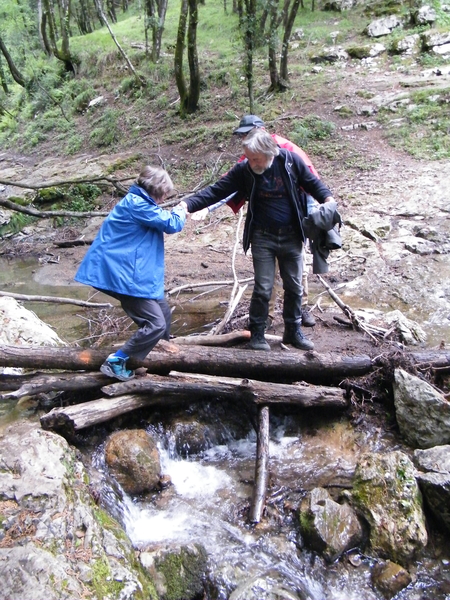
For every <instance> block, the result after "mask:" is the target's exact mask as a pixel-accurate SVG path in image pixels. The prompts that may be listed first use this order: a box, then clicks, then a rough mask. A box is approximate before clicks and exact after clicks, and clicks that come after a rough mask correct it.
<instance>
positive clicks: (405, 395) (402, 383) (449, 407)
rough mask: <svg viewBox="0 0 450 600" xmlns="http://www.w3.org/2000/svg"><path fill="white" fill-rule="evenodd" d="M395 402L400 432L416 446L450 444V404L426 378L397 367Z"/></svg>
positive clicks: (395, 374) (408, 441)
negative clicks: (423, 378)
mask: <svg viewBox="0 0 450 600" xmlns="http://www.w3.org/2000/svg"><path fill="white" fill-rule="evenodd" d="M394 378H395V381H394V403H395V411H396V418H397V423H398V426H399V429H400V433H401V435H402V436H403V438H404V439H405V440H406V442H407V443H408V444H409V445H410V446H412V447H413V448H431V447H433V446H439V445H442V444H447V443H450V403H449V402H448V400H446V399H445V397H444V396H443V394H441V393H440V392H438V391H437V390H436V389H435V388H434V387H432V386H431V385H430V384H429V383H427V382H426V381H423V380H422V379H419V378H418V377H416V376H414V375H411V374H410V373H407V372H406V371H403V370H402V369H396V371H395V373H394Z"/></svg>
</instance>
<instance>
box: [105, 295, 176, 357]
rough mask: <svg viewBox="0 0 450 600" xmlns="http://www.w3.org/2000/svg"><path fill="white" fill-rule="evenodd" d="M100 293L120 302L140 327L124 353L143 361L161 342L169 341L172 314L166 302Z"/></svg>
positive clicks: (127, 344) (124, 346) (128, 342)
mask: <svg viewBox="0 0 450 600" xmlns="http://www.w3.org/2000/svg"><path fill="white" fill-rule="evenodd" d="M100 291H102V292H103V293H104V294H108V296H112V297H113V298H116V299H117V300H119V302H120V305H121V306H122V308H123V310H124V311H125V312H126V314H127V315H128V316H129V317H130V319H131V320H132V321H134V322H135V323H136V325H137V326H138V327H139V329H138V330H137V331H136V332H135V333H134V334H133V335H132V336H131V338H130V339H129V340H128V341H127V342H125V344H124V345H123V346H122V347H121V350H122V352H124V353H125V354H127V355H128V356H130V357H133V358H135V359H137V360H143V359H144V358H145V357H146V356H147V354H148V353H149V352H150V351H151V350H153V348H154V347H155V346H156V344H157V343H158V342H159V340H161V339H164V340H168V339H169V337H170V323H171V320H172V312H171V310H170V306H169V305H168V303H167V301H166V300H149V299H148V298H136V297H134V296H126V295H124V294H118V293H116V292H110V291H108V290H100Z"/></svg>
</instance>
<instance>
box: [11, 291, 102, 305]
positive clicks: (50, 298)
mask: <svg viewBox="0 0 450 600" xmlns="http://www.w3.org/2000/svg"><path fill="white" fill-rule="evenodd" d="M0 296H7V297H9V298H14V299H15V300H23V301H24V302H55V303H57V304H76V305H77V306H87V307H90V308H113V305H112V304H109V302H105V303H102V304H100V303H99V302H85V301H84V300H76V299H75V298H60V297H58V296H30V295H26V294H13V293H10V292H0Z"/></svg>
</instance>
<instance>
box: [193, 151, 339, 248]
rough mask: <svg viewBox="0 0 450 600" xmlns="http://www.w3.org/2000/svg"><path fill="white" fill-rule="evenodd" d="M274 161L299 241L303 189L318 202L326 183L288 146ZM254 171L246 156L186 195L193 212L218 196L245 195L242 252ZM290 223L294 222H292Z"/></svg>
mask: <svg viewBox="0 0 450 600" xmlns="http://www.w3.org/2000/svg"><path fill="white" fill-rule="evenodd" d="M274 161H280V162H281V165H282V167H281V169H280V171H281V173H282V177H283V181H284V185H285V188H286V192H287V193H288V195H289V198H290V200H291V202H292V205H293V212H294V215H295V219H296V222H297V223H298V229H299V233H300V235H301V238H302V241H303V243H305V240H306V238H305V234H304V232H303V227H302V220H303V218H304V217H305V216H306V193H305V192H307V193H308V194H310V195H311V196H313V198H315V199H316V200H317V201H318V202H320V203H321V204H322V203H323V202H324V200H325V198H327V197H328V196H332V193H331V192H330V190H329V189H328V188H327V186H326V185H325V184H324V183H323V182H322V181H321V180H320V179H318V178H317V177H316V176H315V175H313V174H312V173H311V171H310V170H309V168H308V167H307V165H306V164H305V163H304V162H303V160H302V159H301V158H300V157H299V156H298V155H297V154H294V153H292V152H289V150H283V149H280V154H279V155H278V156H275V158H274ZM255 183H256V179H255V175H254V173H253V172H252V170H251V169H250V166H249V164H248V161H247V160H244V161H242V162H240V163H237V164H236V165H234V167H233V168H232V169H231V170H230V171H228V173H227V174H226V175H224V176H223V177H222V178H221V179H219V181H217V182H216V183H214V184H213V185H210V186H209V187H207V188H205V189H204V190H202V191H201V192H198V193H197V194H194V195H193V196H190V197H189V198H187V199H186V200H185V201H186V204H187V207H188V211H189V212H190V213H193V212H197V211H198V210H201V209H202V208H205V207H206V206H211V205H212V204H215V203H216V202H218V201H219V200H222V199H223V198H226V197H227V196H230V195H231V194H233V193H234V192H237V194H236V196H235V197H234V198H233V199H232V200H230V201H229V202H228V204H236V205H239V203H240V202H241V201H242V199H245V200H247V201H248V210H247V218H246V220H245V227H244V236H243V246H244V252H247V250H248V249H249V247H250V240H251V236H252V229H253V215H254V210H255ZM293 225H295V224H294V223H293Z"/></svg>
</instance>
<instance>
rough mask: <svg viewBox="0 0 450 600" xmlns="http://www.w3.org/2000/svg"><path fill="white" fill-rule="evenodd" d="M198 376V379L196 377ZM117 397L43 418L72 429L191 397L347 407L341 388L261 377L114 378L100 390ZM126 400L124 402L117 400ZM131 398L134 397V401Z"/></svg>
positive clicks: (59, 410)
mask: <svg viewBox="0 0 450 600" xmlns="http://www.w3.org/2000/svg"><path fill="white" fill-rule="evenodd" d="M192 379H194V382H193V381H192ZM101 391H102V392H103V393H104V394H105V395H107V396H108V397H109V398H110V399H113V400H114V402H112V403H111V402H110V401H109V400H106V401H105V399H102V398H100V399H98V400H92V401H91V402H83V403H81V404H76V405H73V406H68V407H58V408H53V409H52V410H51V411H50V412H49V413H47V414H46V415H44V416H42V417H41V426H42V427H43V428H44V429H55V430H58V429H61V428H62V429H63V430H65V431H69V432H70V433H73V432H75V431H78V430H79V429H83V428H85V427H91V426H92V425H97V424H98V423H102V422H104V421H108V420H109V419H112V418H114V417H117V416H119V415H121V414H123V413H127V412H130V411H131V410H135V409H137V408H143V407H144V406H152V405H154V404H158V403H161V402H163V403H164V404H167V402H168V401H169V402H171V403H173V402H189V403H192V402H193V401H198V400H203V399H207V400H228V401H234V402H236V401H237V402H247V403H255V404H264V405H267V404H271V403H286V404H295V405H297V406H301V407H302V408H313V407H334V408H340V409H344V408H346V406H347V404H348V403H347V400H346V399H345V397H344V392H343V390H341V389H340V388H330V387H318V386H311V385H306V384H295V385H288V384H275V383H266V382H261V381H249V380H247V379H245V380H230V379H226V378H221V379H220V381H216V380H215V379H214V378H208V382H207V383H205V379H204V378H201V377H200V378H199V380H197V381H195V378H184V379H183V378H182V376H180V375H179V374H178V376H177V378H176V379H174V378H172V377H159V376H151V375H147V376H145V377H137V378H136V379H132V380H131V381H124V382H118V383H112V384H111V385H106V386H104V387H102V390H101ZM117 398H121V399H122V400H124V399H126V400H124V402H123V404H120V403H119V404H118V403H117V402H116V400H117ZM130 398H132V399H133V400H132V401H131V400H129V399H130Z"/></svg>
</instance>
